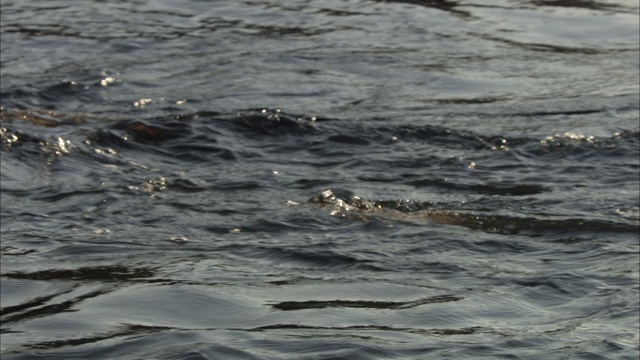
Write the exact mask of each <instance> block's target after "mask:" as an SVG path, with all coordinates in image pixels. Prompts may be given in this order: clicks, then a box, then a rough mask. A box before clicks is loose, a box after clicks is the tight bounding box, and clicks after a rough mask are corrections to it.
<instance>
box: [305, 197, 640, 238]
mask: <svg viewBox="0 0 640 360" xmlns="http://www.w3.org/2000/svg"><path fill="white" fill-rule="evenodd" d="M308 202H309V203H314V204H318V205H320V207H330V208H331V212H330V214H331V215H333V216H338V217H342V218H345V219H349V220H361V221H369V219H370V218H383V219H391V220H397V221H402V220H415V219H428V220H431V221H433V222H434V223H438V224H443V225H455V226H462V227H466V228H469V229H473V230H481V231H486V232H491V233H499V234H523V235H530V236H540V235H542V234H544V233H549V232H551V233H567V232H583V231H593V232H614V233H637V232H638V231H640V227H639V226H638V225H636V224H628V223H617V222H610V221H599V220H588V219H580V218H569V219H568V218H557V217H553V216H548V217H542V216H540V215H539V214H538V215H536V217H529V216H523V217H516V216H507V215H489V214H486V209H483V211H482V213H479V212H476V211H473V210H469V209H456V208H455V207H453V206H452V207H451V208H445V207H443V206H436V205H434V204H431V203H420V202H412V201H403V200H399V201H371V200H365V199H362V198H360V197H358V196H356V195H355V194H353V193H352V192H350V191H347V190H340V189H336V190H334V189H328V190H325V191H323V192H321V193H319V194H317V195H314V196H312V197H311V198H310V199H309V201H308Z"/></svg>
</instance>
